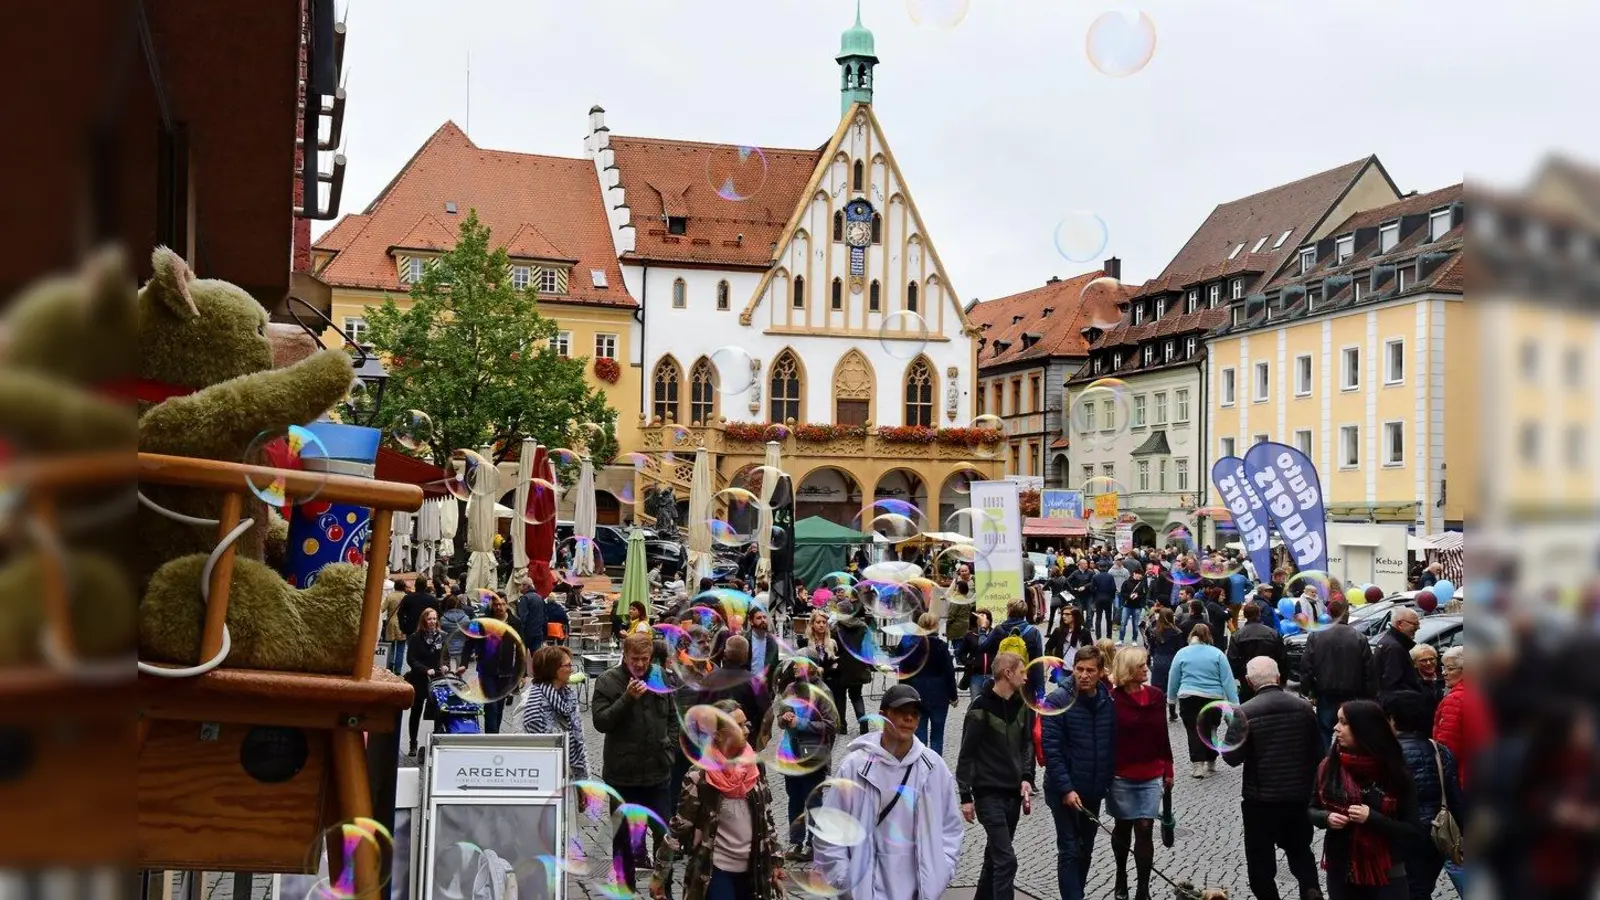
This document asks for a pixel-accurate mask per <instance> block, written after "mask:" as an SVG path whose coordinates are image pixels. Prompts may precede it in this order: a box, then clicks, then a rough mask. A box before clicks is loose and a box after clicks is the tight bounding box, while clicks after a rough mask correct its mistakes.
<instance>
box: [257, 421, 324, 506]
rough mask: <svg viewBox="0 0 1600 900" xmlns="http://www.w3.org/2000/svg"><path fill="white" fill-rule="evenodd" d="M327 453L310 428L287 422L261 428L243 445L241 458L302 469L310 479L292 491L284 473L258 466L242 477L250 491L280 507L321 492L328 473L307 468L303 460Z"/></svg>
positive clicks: (271, 504) (274, 467) (268, 464)
mask: <svg viewBox="0 0 1600 900" xmlns="http://www.w3.org/2000/svg"><path fill="white" fill-rule="evenodd" d="M327 456H328V448H327V447H326V446H325V445H324V444H323V443H322V439H321V438H319V437H317V435H316V433H315V432H313V431H312V430H311V429H309V428H303V427H301V426H299V425H290V426H289V427H288V428H285V429H281V430H275V431H263V432H261V433H260V434H258V435H256V436H255V439H254V440H252V441H251V442H250V444H249V446H247V447H246V448H245V451H244V460H243V462H244V463H245V464H246V465H250V466H265V467H268V468H272V469H289V470H294V471H301V472H305V473H306V480H307V481H308V482H309V483H308V484H307V485H306V486H304V487H303V488H296V489H295V490H292V491H291V490H290V489H289V486H288V479H287V478H286V477H284V476H283V475H280V474H277V473H275V472H263V471H260V470H259V469H251V470H250V471H249V473H248V474H246V475H245V480H246V482H248V483H249V485H250V492H251V493H253V494H255V495H256V496H257V497H259V498H260V499H261V502H263V503H265V504H267V505H268V506H274V507H283V506H288V505H293V504H302V503H309V502H311V501H312V500H314V499H316V497H317V495H318V494H320V493H321V492H322V488H323V486H324V485H325V484H326V483H327V475H326V474H325V473H323V472H321V471H319V470H316V469H310V468H308V467H307V465H306V461H307V460H308V459H313V458H316V457H322V458H324V459H325V458H326V457H327ZM312 465H316V463H313V464H312Z"/></svg>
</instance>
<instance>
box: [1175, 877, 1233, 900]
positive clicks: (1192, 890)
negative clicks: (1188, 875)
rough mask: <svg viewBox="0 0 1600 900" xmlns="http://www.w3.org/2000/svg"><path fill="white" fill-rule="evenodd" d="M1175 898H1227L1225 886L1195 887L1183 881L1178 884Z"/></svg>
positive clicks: (1205, 899)
mask: <svg viewBox="0 0 1600 900" xmlns="http://www.w3.org/2000/svg"><path fill="white" fill-rule="evenodd" d="M1175 894H1176V897H1175V900H1228V891H1227V889H1226V888H1197V887H1195V886H1194V885H1193V884H1191V883H1189V882H1187V881H1185V882H1182V883H1180V884H1179V885H1178V889H1177V891H1176V892H1175Z"/></svg>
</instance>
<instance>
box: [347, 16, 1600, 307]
mask: <svg viewBox="0 0 1600 900" xmlns="http://www.w3.org/2000/svg"><path fill="white" fill-rule="evenodd" d="M341 2H343V0H341ZM348 3H349V4H350V7H351V10H350V16H349V22H350V36H349V44H348V47H347V51H346V57H345V66H346V69H347V70H348V71H349V73H350V77H349V106H348V109H347V113H346V120H345V132H346V138H345V140H346V143H347V148H348V155H349V159H350V167H349V170H348V173H347V180H346V183H345V191H344V207H345V209H344V211H345V212H352V211H359V210H360V209H361V208H362V207H364V206H365V205H366V204H367V203H368V202H369V201H370V200H371V199H372V198H373V196H374V195H375V194H376V193H377V192H378V191H379V190H380V189H381V188H382V187H383V185H384V184H385V183H386V182H387V181H388V180H389V179H390V178H391V177H392V176H393V175H394V174H395V172H396V171H397V170H398V169H399V167H400V166H401V165H403V164H404V162H405V160H406V159H407V158H408V157H409V156H410V155H411V154H412V153H413V152H414V151H415V150H416V149H417V147H418V146H420V144H421V142H422V141H423V140H424V139H425V138H426V137H427V136H428V135H429V134H430V133H432V132H433V131H434V130H435V129H436V128H438V126H439V125H440V124H441V123H443V122H444V121H445V120H446V119H455V120H456V121H457V122H458V123H459V124H462V125H468V124H469V117H468V104H467V81H468V79H467V66H468V58H469V54H470V59H471V111H470V129H469V131H470V134H471V137H472V138H473V140H474V141H476V142H477V143H478V144H479V145H480V146H485V147H490V148H496V149H505V150H517V151H523V152H531V153H545V154H552V155H564V156H574V157H576V156H581V155H582V154H583V146H582V141H583V136H584V132H585V130H586V119H587V117H586V114H587V112H588V109H589V107H590V106H591V105H593V104H596V103H598V104H600V105H601V106H603V107H605V109H606V117H607V124H608V125H609V126H610V127H611V130H612V133H613V134H617V135H634V136H649V137H667V138H681V139H688V140H702V141H715V142H720V143H732V144H753V145H757V146H762V147H801V148H815V147H817V146H818V145H820V144H822V143H823V142H824V141H826V140H827V139H828V138H829V137H830V136H831V134H832V132H833V130H834V128H835V127H836V126H837V124H838V116H839V91H838V83H839V76H838V67H837V64H836V63H835V62H834V61H833V56H834V55H835V54H836V53H837V52H838V49H839V33H840V32H841V31H842V30H844V29H845V28H847V27H848V26H849V25H850V24H851V22H852V20H853V17H854V7H855V2H854V0H563V2H553V0H452V2H450V3H448V4H446V3H440V2H438V0H348ZM912 6H917V7H925V8H926V15H927V16H930V17H933V18H943V19H948V18H949V17H950V16H951V13H950V12H948V10H950V9H958V8H960V7H962V6H966V7H967V9H966V14H965V16H964V18H962V20H961V21H960V22H959V23H958V24H955V25H954V27H948V28H940V27H930V26H929V25H919V24H918V23H917V22H916V21H914V20H913V16H912V14H911V7H912ZM341 8H342V7H341ZM1108 10H1120V11H1127V12H1132V13H1133V14H1134V15H1137V14H1138V12H1140V11H1143V12H1144V13H1145V14H1146V15H1147V16H1148V17H1149V20H1150V21H1151V23H1153V26H1154V30H1155V35H1156V45H1155V51H1154V55H1153V56H1152V57H1151V59H1150V62H1149V63H1148V65H1146V66H1145V68H1144V69H1143V70H1141V71H1139V72H1137V73H1136V74H1133V75H1131V76H1128V77H1123V78H1112V77H1108V76H1107V75H1104V74H1102V73H1100V72H1098V71H1097V70H1096V69H1095V68H1094V67H1093V66H1092V65H1091V64H1090V61H1089V59H1088V53H1087V52H1086V47H1085V37H1086V33H1087V32H1088V30H1089V26H1090V25H1091V23H1093V22H1094V21H1095V20H1096V18H1098V17H1099V16H1100V15H1101V14H1102V13H1104V12H1106V11H1108ZM863 20H864V24H865V25H866V26H867V27H868V28H870V29H871V30H872V31H873V32H874V33H875V35H876V36H877V53H878V57H879V59H880V60H881V62H880V64H879V66H878V70H877V83H876V86H875V87H876V96H875V98H874V107H875V109H876V111H877V114H878V117H879V119H880V121H881V122H882V123H883V127H884V129H885V130H886V133H887V138H888V141H889V144H890V146H891V147H892V148H893V150H894V152H895V155H896V157H897V158H898V160H899V163H900V166H901V169H902V171H903V172H904V174H905V177H906V179H907V182H908V184H909V187H910V190H911V193H912V195H913V196H914V197H915V198H916V202H917V206H918V208H919V210H920V211H921V213H922V216H923V218H924V220H925V222H926V224H927V228H928V230H929V233H930V237H931V239H932V240H933V243H934V245H935V246H936V247H937V248H938V251H939V254H940V256H941V257H942V259H943V260H944V263H945V266H946V268H947V269H948V272H949V275H950V277H951V280H952V282H953V283H954V286H955V288H956V290H957V291H958V292H959V293H960V295H961V296H962V298H964V299H967V300H971V299H974V298H981V299H991V298H994V297H999V296H1004V295H1006V294H1010V293H1014V292H1016V291H1019V290H1025V289H1027V288H1030V287H1034V286H1037V285H1039V284H1043V283H1044V281H1045V280H1046V279H1047V278H1049V277H1050V276H1051V275H1061V276H1063V277H1065V276H1069V275H1072V274H1075V273H1076V272H1079V271H1083V270H1085V269H1088V268H1092V266H1086V265H1082V264H1078V263H1073V262H1069V261H1068V260H1066V259H1064V258H1062V256H1061V255H1059V253H1058V251H1057V249H1056V247H1055V245H1054V242H1053V240H1052V236H1053V232H1054V231H1055V228H1056V225H1057V223H1058V222H1060V221H1061V220H1062V219H1063V217H1065V216H1068V215H1070V214H1071V213H1072V212H1073V211H1076V210H1091V211H1093V212H1095V213H1097V214H1098V215H1100V216H1101V217H1102V218H1103V219H1104V220H1105V222H1106V223H1107V227H1108V231H1109V244H1108V246H1107V248H1106V251H1105V254H1103V255H1111V254H1115V255H1118V256H1120V257H1122V258H1123V260H1124V279H1125V280H1128V281H1133V282H1138V281H1141V280H1143V279H1144V278H1146V277H1150V276H1153V275H1155V274H1156V273H1158V272H1159V271H1160V270H1161V269H1162V268H1163V267H1164V266H1165V265H1166V263H1167V261H1168V259H1170V258H1171V257H1172V255H1173V254H1174V253H1175V252H1176V251H1177V250H1178V249H1179V247H1181V246H1182V244H1183V242H1184V241H1185V240H1186V239H1187V238H1188V237H1189V235H1190V234H1191V233H1192V232H1193V231H1194V229H1195V228H1197V227H1198V226H1199V224H1200V223H1201V221H1202V220H1204V218H1205V216H1206V215H1207V213H1209V212H1210V210H1211V209H1212V207H1214V206H1215V205H1216V204H1218V203H1221V202H1224V201H1227V200H1229V199H1234V198H1237V197H1241V196H1245V195H1247V194H1250V193H1254V192H1256V191H1259V190H1262V189H1265V188H1268V187H1271V186H1273V185H1276V184H1280V183H1283V182H1285V181H1290V180H1293V179H1295V178H1298V177H1301V176H1304V175H1307V174H1311V173H1313V172H1317V171H1321V170H1324V169H1328V168H1331V167H1333V166H1337V165H1339V164H1342V163H1345V162H1348V161H1350V160H1353V159H1358V158H1361V157H1363V156H1365V155H1367V154H1371V153H1375V154H1377V155H1378V157H1379V158H1380V159H1382V160H1383V163H1384V165H1385V167H1387V169H1388V170H1389V173H1390V175H1391V176H1392V177H1393V178H1394V179H1395V181H1396V183H1397V184H1398V185H1399V186H1400V188H1401V190H1403V191H1409V190H1413V189H1416V190H1422V191H1427V190H1431V189H1434V188H1438V187H1443V186H1445V185H1448V184H1452V183H1454V182H1456V181H1459V180H1461V178H1462V177H1463V173H1468V174H1470V175H1471V176H1472V177H1473V178H1478V177H1483V178H1485V179H1487V180H1488V181H1491V182H1495V183H1499V184H1517V183H1520V182H1521V181H1522V180H1523V179H1524V178H1525V177H1526V175H1527V174H1528V173H1529V172H1530V171H1531V169H1532V168H1533V167H1534V166H1535V165H1536V163H1537V162H1538V160H1539V159H1540V158H1541V157H1542V156H1543V155H1544V154H1545V153H1546V152H1547V151H1548V150H1550V149H1551V148H1559V149H1563V150H1566V151H1568V152H1571V153H1574V154H1576V155H1579V156H1583V157H1586V158H1588V159H1591V160H1594V161H1596V162H1600V116H1596V115H1594V108H1593V107H1592V106H1589V104H1593V103H1595V102H1596V101H1595V97H1596V94H1595V86H1596V85H1600V51H1597V50H1596V48H1595V46H1594V43H1593V41H1594V38H1595V36H1596V35H1597V34H1600V4H1595V3H1591V2H1587V0H1585V2H1579V0H1571V2H1556V0H1539V2H1527V0H1518V2H1516V3H1506V2H1488V0H1332V2H1327V0H1323V2H1313V0H1150V2H1147V3H1144V4H1142V5H1141V4H1129V3H1116V2H1111V0H971V2H970V3H969V4H963V3H962V2H961V0H863ZM938 24H946V23H945V22H940V23H938ZM1586 106H1587V107H1588V108H1585V107H1586Z"/></svg>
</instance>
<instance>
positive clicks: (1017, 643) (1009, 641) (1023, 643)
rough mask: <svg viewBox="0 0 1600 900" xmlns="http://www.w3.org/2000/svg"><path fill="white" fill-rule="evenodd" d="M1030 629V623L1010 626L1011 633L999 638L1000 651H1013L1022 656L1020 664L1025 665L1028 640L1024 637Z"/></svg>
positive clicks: (1031, 627) (1026, 662)
mask: <svg viewBox="0 0 1600 900" xmlns="http://www.w3.org/2000/svg"><path fill="white" fill-rule="evenodd" d="M1032 629H1033V626H1032V625H1026V624H1024V625H1018V626H1016V627H1014V628H1012V629H1011V633H1010V634H1007V635H1006V636H1005V637H1004V638H1002V639H1001V640H1000V652H1001V653H1015V654H1016V655H1018V656H1020V657H1022V664H1023V665H1024V666H1026V665H1027V664H1028V642H1027V640H1025V638H1026V636H1027V633H1028V632H1029V631H1031V630H1032Z"/></svg>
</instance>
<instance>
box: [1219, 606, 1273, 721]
mask: <svg viewBox="0 0 1600 900" xmlns="http://www.w3.org/2000/svg"><path fill="white" fill-rule="evenodd" d="M1258 656H1265V657H1267V658H1269V659H1271V660H1272V661H1273V662H1275V663H1277V664H1278V671H1280V672H1281V671H1283V670H1284V668H1285V667H1286V666H1287V665H1288V654H1287V653H1286V651H1285V649H1284V646H1283V635H1281V634H1278V632H1276V631H1274V630H1272V629H1271V628H1268V627H1267V626H1265V625H1263V624H1261V608H1260V607H1258V606H1256V605H1255V604H1254V603H1250V604H1246V605H1245V607H1244V625H1242V626H1240V628H1239V631H1238V632H1237V633H1235V634H1234V636H1233V640H1232V641H1231V642H1230V643H1229V644H1228V664H1229V665H1230V666H1232V667H1233V677H1234V678H1235V679H1237V680H1238V681H1239V682H1240V689H1239V695H1240V697H1241V698H1242V699H1243V700H1244V701H1245V702H1246V703H1248V702H1250V698H1251V697H1253V696H1255V688H1254V687H1252V686H1251V684H1250V679H1248V678H1246V677H1245V668H1246V666H1248V665H1249V663H1250V661H1251V660H1253V659H1255V658H1256V657H1258Z"/></svg>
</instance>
